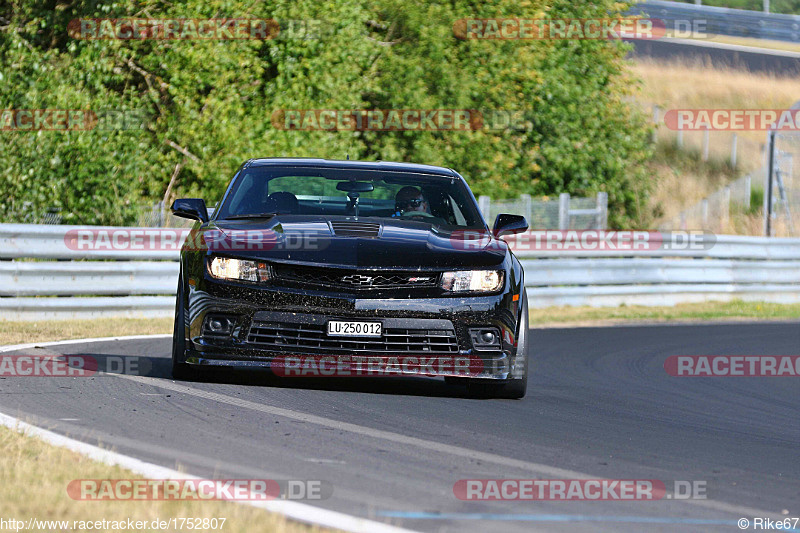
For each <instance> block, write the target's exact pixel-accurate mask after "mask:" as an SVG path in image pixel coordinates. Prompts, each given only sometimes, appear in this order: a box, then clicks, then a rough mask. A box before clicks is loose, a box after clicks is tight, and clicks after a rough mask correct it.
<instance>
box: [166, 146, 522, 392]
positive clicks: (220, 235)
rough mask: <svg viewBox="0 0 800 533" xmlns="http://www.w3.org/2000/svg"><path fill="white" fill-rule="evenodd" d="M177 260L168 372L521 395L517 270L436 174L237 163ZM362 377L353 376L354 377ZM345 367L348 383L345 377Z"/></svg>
mask: <svg viewBox="0 0 800 533" xmlns="http://www.w3.org/2000/svg"><path fill="white" fill-rule="evenodd" d="M172 212H173V214H175V215H177V216H180V217H184V218H189V219H193V220H195V221H196V222H195V224H194V226H193V228H192V230H191V232H190V234H189V237H188V238H187V240H186V242H185V243H184V245H183V248H182V250H181V255H180V274H179V280H178V288H177V301H176V308H175V329H174V335H173V346H172V372H173V376H174V377H175V378H176V379H199V378H200V377H201V376H203V375H206V376H207V375H208V372H210V371H213V369H214V368H220V367H237V368H264V369H269V370H272V371H273V372H274V373H276V374H278V375H283V376H288V375H302V376H315V375H325V376H343V375H376V376H377V375H390V376H411V375H417V376H419V375H424V376H440V377H444V379H445V380H446V381H449V382H454V383H460V384H462V385H465V386H466V388H467V391H469V393H470V394H473V395H480V396H482V397H486V396H491V397H499V398H521V397H523V396H524V395H525V390H526V386H527V379H528V354H527V349H528V306H527V297H526V295H525V290H524V282H523V276H524V273H523V270H522V267H521V265H520V262H519V261H518V260H517V258H516V257H515V256H514V254H513V253H512V252H511V250H510V249H509V247H508V245H507V244H506V242H505V241H504V240H502V237H503V236H504V235H510V234H514V233H518V232H522V231H525V230H526V229H527V228H528V224H527V222H526V220H525V218H524V217H521V216H518V215H509V214H501V215H498V216H497V218H496V220H495V222H494V226H493V227H492V228H491V229H490V228H489V227H488V226H487V224H486V222H485V221H484V219H483V217H482V215H481V212H480V210H479V209H478V204H477V202H476V200H475V197H474V196H473V194H472V192H471V191H470V189H469V187H468V185H467V183H466V181H465V180H464V178H462V177H461V176H460V175H459V174H458V173H457V172H455V171H454V170H451V169H448V168H442V167H435V166H428V165H417V164H407V163H389V162H364V161H349V160H348V161H332V160H322V159H277V158H267V159H251V160H249V161H247V162H246V163H244V164H243V165H242V166H241V167H240V168H239V170H238V171H237V172H236V174H235V175H234V176H233V179H232V180H231V182H230V184H229V185H228V187H227V190H226V191H225V193H224V195H223V196H222V199H221V200H220V202H219V203H218V204H217V206H216V208H215V209H214V210H213V214H212V215H211V216H209V212H208V210H207V208H206V204H205V203H204V201H203V200H200V199H181V200H176V201H175V202H174V203H173V205H172ZM359 366H361V368H358V367H359ZM359 371H360V373H359Z"/></svg>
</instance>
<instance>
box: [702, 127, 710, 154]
mask: <svg viewBox="0 0 800 533" xmlns="http://www.w3.org/2000/svg"><path fill="white" fill-rule="evenodd" d="M709 137H710V135H709V132H708V128H706V129H704V130H703V161H708V144H709V140H710V138H709Z"/></svg>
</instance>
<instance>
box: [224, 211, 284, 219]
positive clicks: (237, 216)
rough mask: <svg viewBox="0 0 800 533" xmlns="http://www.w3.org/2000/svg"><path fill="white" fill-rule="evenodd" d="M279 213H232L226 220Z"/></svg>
mask: <svg viewBox="0 0 800 533" xmlns="http://www.w3.org/2000/svg"><path fill="white" fill-rule="evenodd" d="M277 214H278V213H248V214H246V215H231V216H229V217H225V220H238V219H242V218H272V217H274V216H275V215H277Z"/></svg>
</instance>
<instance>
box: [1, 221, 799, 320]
mask: <svg viewBox="0 0 800 533" xmlns="http://www.w3.org/2000/svg"><path fill="white" fill-rule="evenodd" d="M78 229H81V230H85V231H97V230H98V228H87V227H80V228H79V227H71V226H39V225H23V224H0V319H5V320H27V319H31V320H41V319H59V318H92V317H97V316H129V317H133V316H142V317H153V316H171V315H172V313H173V312H174V303H175V297H174V294H175V286H176V283H177V276H178V264H177V262H176V260H177V258H178V252H177V251H176V250H136V251H131V250H130V248H129V247H127V248H123V249H115V250H104V249H101V250H92V251H88V250H76V249H75V248H76V244H75V241H74V240H71V238H72V237H74V235H75V230H78ZM100 229H101V230H103V231H105V230H108V231H110V232H112V233H113V232H116V233H120V232H126V231H127V232H132V233H134V234H137V235H138V234H145V235H147V234H148V232H152V231H158V232H161V234H162V235H163V232H164V231H165V230H163V229H155V230H154V229H153V228H100ZM166 231H171V230H166ZM174 232H175V235H176V236H180V235H183V236H185V234H186V230H174ZM534 235H535V234H533V233H532V234H523V235H518V236H515V237H511V238H509V239H508V241H509V244H510V245H511V247H512V249H515V252H516V254H517V256H518V257H519V258H520V260H521V261H522V264H523V267H524V268H525V284H526V289H527V292H528V297H529V305H530V307H548V306H555V305H559V306H560V305H591V306H597V307H601V306H615V305H620V304H622V303H626V304H628V305H634V304H636V305H674V304H677V303H688V302H702V301H707V300H721V301H722V300H731V299H734V298H740V299H743V300H752V301H770V302H780V303H789V302H800V239H785V238H764V237H744V236H732V235H718V236H713V235H704V236H697V237H698V238H697V239H696V240H695V241H693V246H692V247H691V248H686V247H683V248H682V247H681V243H683V242H684V240H683V237H682V236H681V234H665V235H668V236H669V237H668V238H666V239H665V240H664V243H666V244H664V243H655V244H656V245H657V246H653V247H654V248H655V249H648V250H638V251H632V250H630V249H616V250H587V249H577V248H576V249H559V250H545V249H542V248H547V247H548V246H549V245H555V247H556V248H565V245H567V244H568V243H569V242H570V238H569V234H568V233H566V232H565V233H563V235H562V238H561V239H559V240H557V241H552V240H547V241H545V242H547V244H548V246H542V245H535V243H536V242H539V243H541V242H543V241H537V240H536V239H533V238H532V236H534ZM573 237H574V236H573ZM573 242H574V241H573ZM651 244H652V243H651ZM112 245H113V242H112ZM31 259H33V260H31ZM45 259H57V260H45ZM65 259H67V260H65ZM69 259H73V260H69ZM103 260H104V261H103Z"/></svg>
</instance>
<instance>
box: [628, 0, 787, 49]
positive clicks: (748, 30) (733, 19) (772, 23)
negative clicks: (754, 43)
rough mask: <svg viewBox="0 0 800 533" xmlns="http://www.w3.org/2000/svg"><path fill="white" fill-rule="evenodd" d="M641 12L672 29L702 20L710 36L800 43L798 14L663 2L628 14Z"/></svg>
mask: <svg viewBox="0 0 800 533" xmlns="http://www.w3.org/2000/svg"><path fill="white" fill-rule="evenodd" d="M643 13H644V14H646V15H647V16H649V17H651V18H657V19H661V20H663V21H664V22H665V23H666V26H667V28H668V29H671V30H675V29H678V30H684V31H687V26H686V25H683V26H680V24H681V23H682V22H683V23H685V21H689V24H690V26H689V29H691V23H692V21H703V22H704V24H703V27H702V29H703V31H704V32H706V33H708V34H712V35H714V34H721V35H731V36H736V37H754V38H758V39H774V40H779V41H791V42H796V41H798V40H800V16H798V15H781V14H777V13H764V12H761V11H749V10H746V9H733V8H726V7H714V6H706V5H696V4H685V3H683V2H666V1H662V0H649V1H646V2H642V3H640V4H637V5H635V6H633V7H632V8H631V9H630V10H629V14H631V15H641V14H643ZM676 21H682V22H679V23H678V25H679V27H678V28H676ZM678 36H680V35H678Z"/></svg>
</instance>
